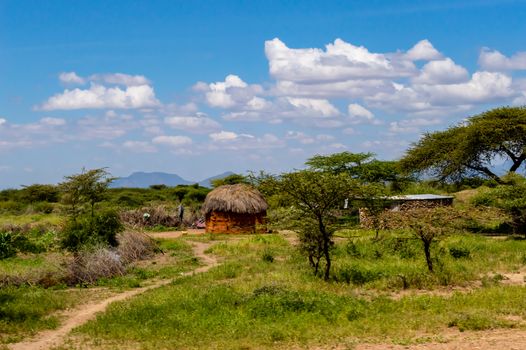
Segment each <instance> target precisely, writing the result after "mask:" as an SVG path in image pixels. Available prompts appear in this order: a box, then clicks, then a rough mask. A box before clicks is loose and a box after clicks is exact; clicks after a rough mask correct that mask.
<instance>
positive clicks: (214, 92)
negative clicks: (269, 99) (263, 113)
mask: <svg viewBox="0 0 526 350" xmlns="http://www.w3.org/2000/svg"><path fill="white" fill-rule="evenodd" d="M194 90H195V91H198V92H202V93H204V95H205V99H206V102H207V103H208V105H209V106H211V107H218V108H224V109H229V108H236V107H237V108H239V107H243V108H245V109H252V110H258V109H262V108H264V107H265V103H266V101H265V100H264V99H263V98H261V97H256V95H257V94H261V93H262V92H263V88H262V87H261V86H260V85H257V84H253V85H249V84H247V83H246V82H244V81H243V80H242V79H241V78H240V77H238V76H237V75H234V74H230V75H228V76H227V77H226V78H225V80H224V81H218V82H215V83H210V84H207V83H204V82H198V83H197V84H195V85H194Z"/></svg>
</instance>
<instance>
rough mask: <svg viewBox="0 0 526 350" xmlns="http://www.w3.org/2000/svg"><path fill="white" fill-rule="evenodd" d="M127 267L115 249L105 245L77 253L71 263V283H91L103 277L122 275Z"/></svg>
mask: <svg viewBox="0 0 526 350" xmlns="http://www.w3.org/2000/svg"><path fill="white" fill-rule="evenodd" d="M125 273H126V267H125V265H124V264H123V262H122V259H121V258H120V256H119V255H118V254H117V252H116V251H115V250H111V249H108V248H107V247H104V246H98V247H94V248H92V249H88V250H84V251H81V252H79V253H77V254H76V255H75V257H74V258H73V261H72V262H71V265H70V281H69V282H70V284H79V283H81V284H91V283H94V282H96V281H97V280H99V279H101V278H111V277H115V276H122V275H124V274H125Z"/></svg>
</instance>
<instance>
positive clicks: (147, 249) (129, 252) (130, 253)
mask: <svg viewBox="0 0 526 350" xmlns="http://www.w3.org/2000/svg"><path fill="white" fill-rule="evenodd" d="M117 241H118V242H119V246H118V247H117V254H118V255H119V256H120V259H121V261H122V263H123V264H126V265H127V264H130V263H132V262H134V261H139V260H144V259H148V258H150V257H152V256H153V255H154V254H155V249H156V244H155V242H154V240H153V239H152V238H150V237H149V236H148V235H146V234H144V233H142V232H137V231H125V232H122V233H120V234H119V235H118V236H117Z"/></svg>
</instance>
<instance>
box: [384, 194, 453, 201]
mask: <svg viewBox="0 0 526 350" xmlns="http://www.w3.org/2000/svg"><path fill="white" fill-rule="evenodd" d="M452 198H454V197H453V196H441V195H438V194H407V195H404V196H392V197H389V199H394V200H406V201H425V200H435V199H452Z"/></svg>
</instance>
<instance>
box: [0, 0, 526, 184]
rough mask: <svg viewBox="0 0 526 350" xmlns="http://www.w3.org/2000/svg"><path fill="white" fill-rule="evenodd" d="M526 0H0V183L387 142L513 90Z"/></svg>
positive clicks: (226, 165) (180, 167)
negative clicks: (102, 169)
mask: <svg viewBox="0 0 526 350" xmlns="http://www.w3.org/2000/svg"><path fill="white" fill-rule="evenodd" d="M525 15H526V2H525V1H491V0H487V1H449V0H447V1H360V2H359V1H239V0H238V1H220V0H215V1H212V0H210V1H199V0H193V1H177V0H174V1H168V0H166V1H131V0H130V1H95V0H91V1H82V0H78V1H74V2H73V1H60V0H55V1H41V0H34V1H29V0H16V1H9V0H0V188H6V187H17V186H20V185H23V184H31V183H55V182H58V181H60V180H61V179H62V177H63V176H64V175H67V174H71V173H76V172H78V171H80V169H81V168H82V167H86V168H95V167H108V168H109V170H110V172H111V173H112V174H113V175H115V176H126V175H128V174H130V173H131V172H133V171H165V172H172V173H177V174H179V175H181V176H183V177H185V178H187V179H190V180H199V179H202V178H205V177H208V176H211V175H215V174H218V173H221V172H223V171H227V170H231V171H237V172H244V171H246V170H254V171H258V170H266V171H270V172H281V171H287V170H291V169H293V168H299V167H301V166H302V164H303V163H304V161H305V160H306V159H307V158H308V157H310V156H312V155H314V154H329V153H333V152H341V151H351V152H366V151H371V152H374V153H376V154H377V155H378V157H379V158H382V159H396V158H398V157H400V156H401V155H402V154H403V152H404V150H405V149H406V148H407V146H408V145H409V144H410V143H411V142H414V141H416V140H418V138H419V135H421V134H422V133H423V132H426V131H433V130H439V129H443V128H445V127H447V126H449V125H452V124H455V123H458V122H460V121H462V120H463V119H464V118H466V117H468V116H470V115H473V114H476V113H478V112H480V111H483V110H486V109H489V108H492V107H495V106H501V105H524V104H526V78H525V74H524V72H525V71H526V47H525V45H526V42H525V40H524V38H525V34H526V23H525V21H524V20H523V19H524V17H525Z"/></svg>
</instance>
